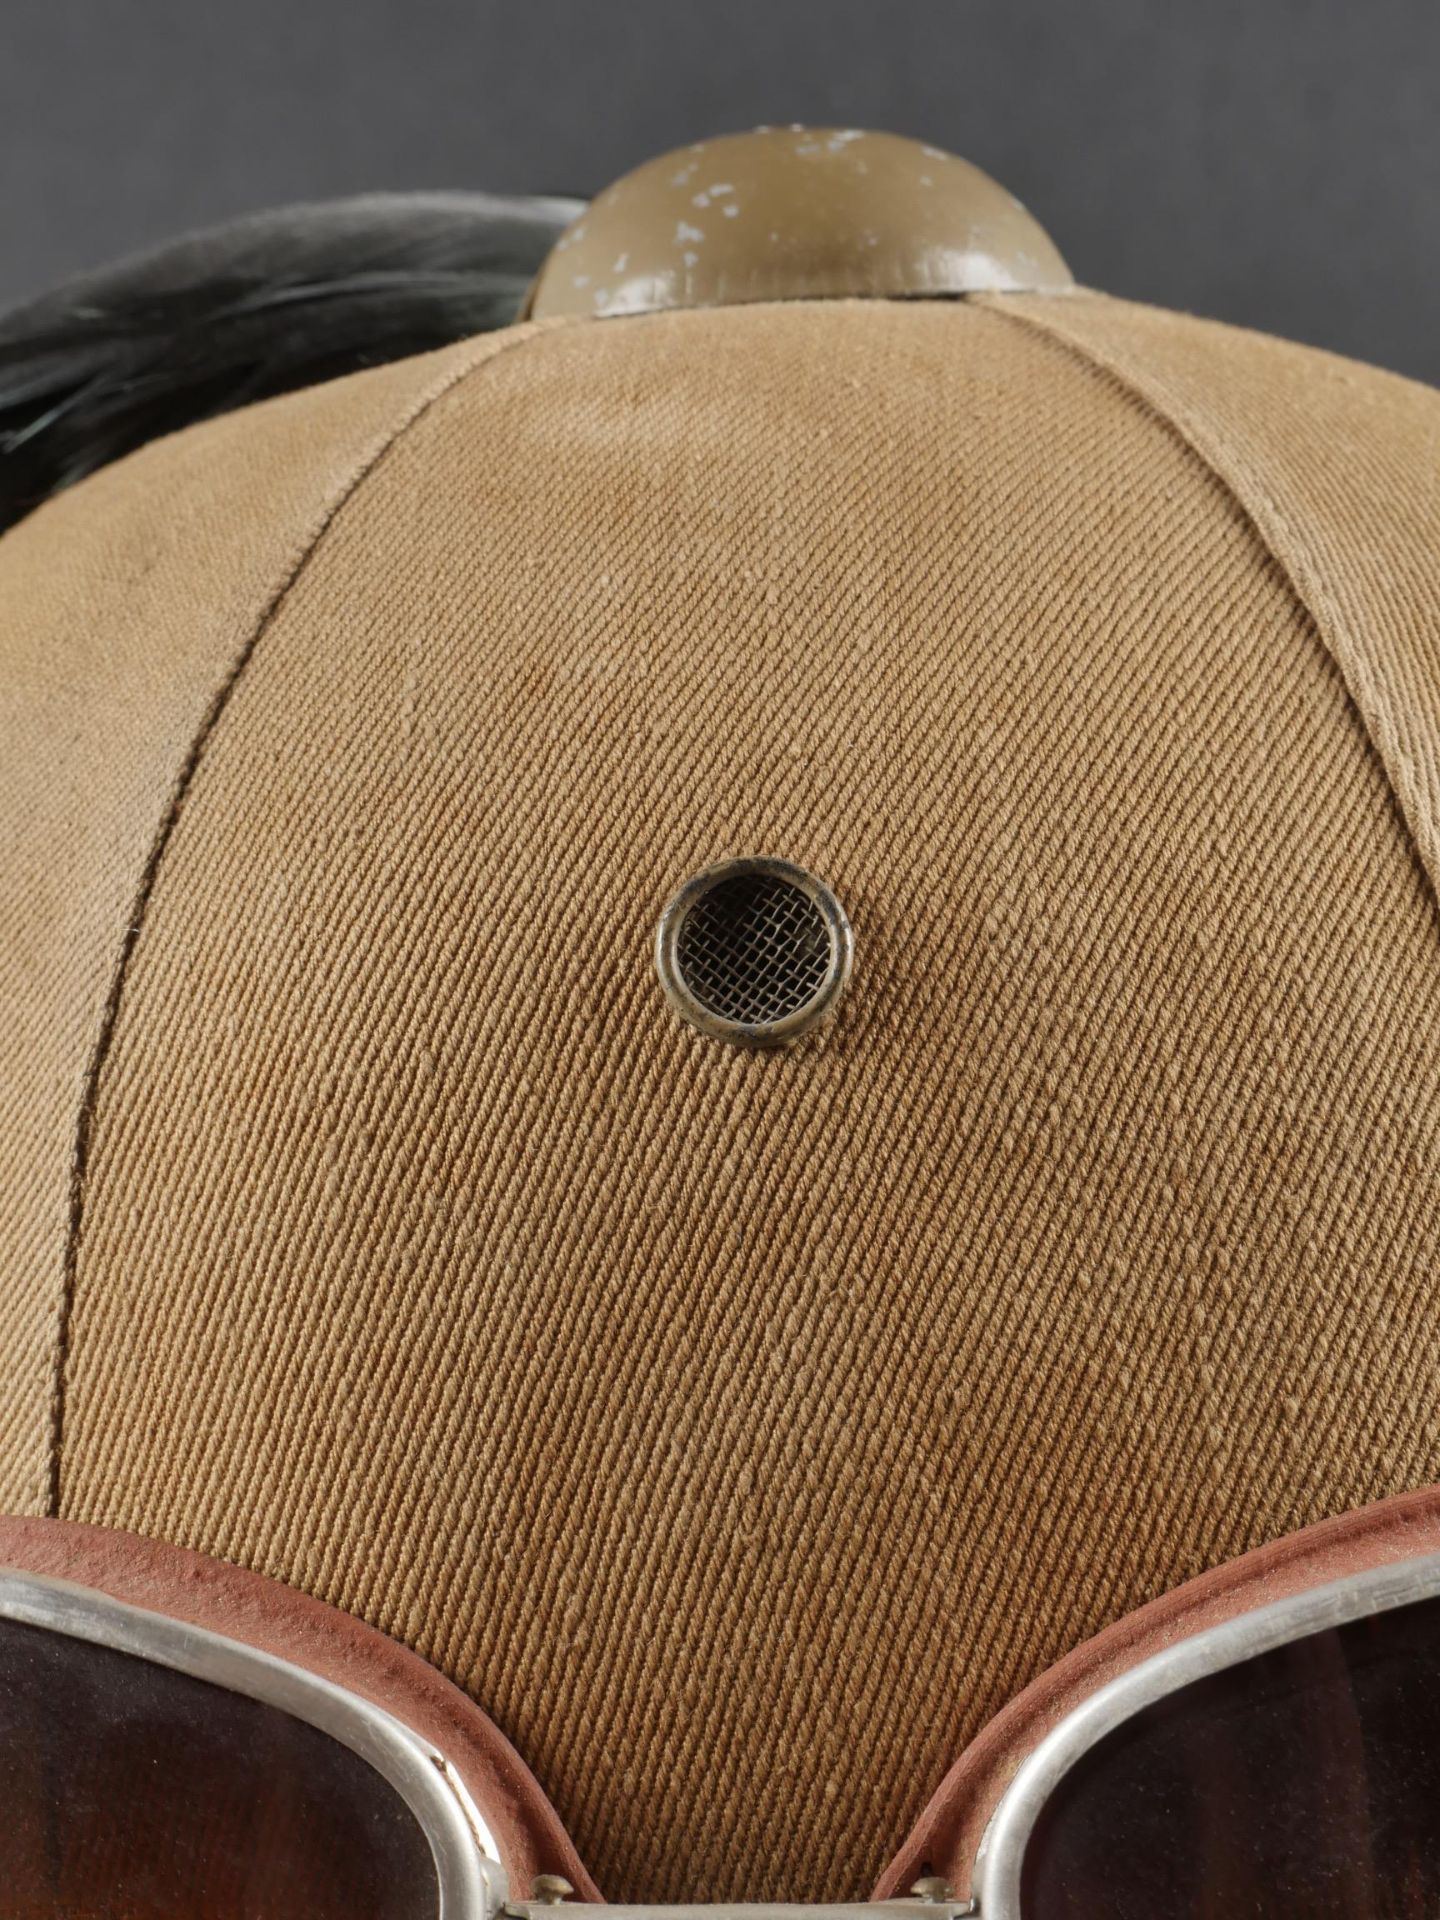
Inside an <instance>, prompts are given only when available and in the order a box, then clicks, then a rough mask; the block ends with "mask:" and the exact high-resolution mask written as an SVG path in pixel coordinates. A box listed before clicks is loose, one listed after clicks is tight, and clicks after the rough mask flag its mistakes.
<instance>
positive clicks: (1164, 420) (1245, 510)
mask: <svg viewBox="0 0 1440 1920" xmlns="http://www.w3.org/2000/svg"><path fill="white" fill-rule="evenodd" d="M1090 297H1092V298H1094V297H1101V298H1103V297H1104V296H1090ZM1006 298H1007V296H1006V295H1004V294H999V295H995V294H990V295H984V296H981V297H980V298H978V299H977V300H976V301H975V304H976V305H979V306H983V307H984V309H985V310H986V311H987V312H988V313H993V314H996V315H998V316H999V318H1001V319H1002V320H1005V321H1008V322H1009V323H1010V325H1012V326H1018V327H1021V328H1023V329H1024V330H1026V331H1027V332H1030V333H1033V334H1036V335H1038V336H1039V337H1040V338H1041V339H1042V340H1048V341H1050V342H1051V343H1052V344H1053V345H1054V346H1056V347H1057V348H1059V349H1060V351H1061V352H1063V353H1067V354H1069V355H1070V356H1071V357H1072V358H1073V359H1074V360H1076V361H1077V362H1078V363H1079V364H1080V365H1081V366H1083V367H1085V368H1086V369H1087V370H1088V371H1089V372H1091V373H1093V374H1096V375H1098V376H1101V377H1108V378H1110V379H1112V380H1113V381H1114V382H1115V384H1116V385H1117V386H1118V387H1119V388H1120V389H1121V391H1122V392H1123V393H1124V394H1125V395H1126V397H1127V398H1128V399H1129V400H1131V401H1132V402H1133V404H1134V405H1135V406H1137V407H1138V408H1139V409H1140V410H1141V411H1142V412H1143V413H1145V414H1147V415H1148V416H1149V417H1150V418H1151V419H1152V420H1154V421H1156V422H1157V423H1158V424H1159V425H1160V426H1161V427H1162V428H1163V429H1165V430H1166V431H1167V432H1169V433H1170V434H1171V435H1173V437H1174V438H1175V439H1176V440H1177V441H1178V442H1179V443H1180V445H1181V446H1182V447H1184V448H1185V450H1186V452H1187V453H1189V454H1191V455H1192V456H1193V457H1194V458H1195V459H1196V460H1197V461H1198V462H1199V463H1200V465H1201V466H1202V467H1203V468H1204V469H1205V471H1206V472H1207V473H1208V474H1209V475H1210V477H1211V478H1212V479H1213V480H1214V481H1215V483H1216V485H1217V486H1219V487H1220V488H1221V490H1222V491H1223V492H1224V494H1225V496H1226V498H1227V499H1229V500H1230V502H1231V503H1232V505H1233V506H1234V507H1235V510H1236V511H1237V512H1238V513H1239V515H1240V516H1241V518H1242V520H1243V521H1244V522H1245V525H1246V526H1247V527H1248V528H1249V529H1250V531H1251V533H1252V534H1253V535H1254V537H1255V540H1256V543H1257V544H1258V546H1259V547H1260V548H1261V550H1262V552H1264V553H1265V555H1266V556H1267V557H1268V558H1269V560H1270V561H1271V563H1272V565H1273V566H1274V567H1275V569H1276V571H1277V573H1278V574H1279V576H1280V578H1281V579H1282V580H1283V581H1284V583H1285V586H1286V588H1287V590H1288V591H1289V593H1290V595H1291V597H1292V598H1293V600H1294V602H1295V605H1296V606H1297V607H1298V608H1299V609H1300V611H1301V613H1302V614H1303V615H1304V617H1305V621H1306V624H1307V625H1308V626H1309V627H1310V629H1311V631H1312V632H1313V633H1314V635H1315V639H1316V642H1317V644H1318V645H1319V647H1320V649H1321V651H1322V652H1323V653H1324V654H1325V656H1326V658H1327V659H1328V660H1329V662H1330V665H1331V666H1332V668H1333V669H1334V671H1335V674H1336V676H1337V678H1338V679H1339V682H1340V685H1341V688H1342V689H1343V691H1344V695H1345V704H1346V706H1347V707H1348V708H1349V709H1350V713H1351V716H1352V718H1353V719H1354V722H1355V726H1356V729H1357V731H1358V732H1359V734H1360V737H1361V739H1362V740H1363V741H1364V742H1365V745H1366V747H1367V748H1368V750H1369V752H1370V754H1371V755H1372V756H1373V758H1374V760H1375V763H1376V765H1377V766H1378V768H1379V770H1380V776H1381V778H1382V779H1383V781H1384V782H1385V789H1386V791H1387V793H1388V794H1389V796H1390V802H1391V805H1392V806H1393V807H1394V809H1395V813H1396V815H1397V817H1398V819H1399V822H1400V830H1401V835H1402V837H1403V839H1404V841H1405V843H1406V845H1407V847H1408V849H1409V852H1410V856H1411V858H1412V860H1413V861H1414V863H1415V865H1416V867H1417V869H1418V870H1419V873H1420V876H1421V878H1422V880H1423V882H1424V885H1425V891H1426V893H1427V894H1428V896H1429V898H1430V902H1431V905H1432V907H1434V908H1435V909H1436V910H1437V911H1440V881H1437V876H1436V874H1435V873H1434V872H1432V870H1431V863H1430V861H1429V860H1428V859H1427V857H1426V853H1425V847H1424V844H1423V842H1422V838H1421V835H1420V832H1419V831H1418V830H1417V828H1416V825H1415V822H1414V821H1413V819H1412V818H1411V814H1410V809H1409V807H1408V806H1407V805H1406V801H1405V797H1404V795H1403V794H1402V792H1401V790H1400V788H1399V787H1398V786H1397V785H1396V781H1395V776H1394V773H1393V772H1392V770H1391V766H1390V760H1389V756H1388V755H1387V754H1386V753H1385V751H1384V749H1383V748H1382V747H1381V745H1380V742H1379V741H1378V740H1377V738H1376V736H1375V731H1374V729H1373V727H1372V726H1371V724H1370V721H1369V719H1368V717H1367V716H1366V713H1365V709H1364V707H1363V705H1362V704H1361V701H1360V698H1359V696H1358V694H1357V693H1356V690H1355V686H1354V684H1353V679H1352V674H1351V672H1350V671H1349V670H1348V669H1347V666H1346V663H1345V661H1344V660H1343V658H1342V657H1341V654H1340V651H1339V649H1338V647H1337V646H1336V645H1335V643H1334V641H1333V639H1332V638H1331V635H1330V632H1329V630H1328V627H1327V622H1326V621H1325V620H1322V618H1321V617H1320V614H1319V613H1318V612H1317V611H1316V609H1315V607H1314V606H1313V605H1312V604H1311V602H1310V599H1309V597H1308V596H1307V595H1306V593H1305V592H1304V590H1303V589H1302V587H1301V585H1300V582H1299V581H1298V580H1297V579H1296V577H1295V572H1294V569H1293V567H1292V566H1291V565H1290V563H1289V562H1288V561H1287V560H1286V559H1285V557H1284V555H1283V553H1282V552H1281V551H1280V549H1279V547H1278V546H1277V545H1276V543H1275V541H1274V539H1272V537H1271V535H1270V533H1269V532H1268V531H1267V529H1266V527H1265V524H1264V522H1263V521H1262V519H1261V518H1260V515H1259V513H1257V512H1256V510H1255V508H1254V507H1252V506H1251V504H1250V500H1249V499H1248V498H1247V497H1246V491H1247V490H1246V488H1245V487H1244V485H1243V483H1241V482H1240V481H1237V480H1235V479H1233V478H1232V477H1231V475H1230V474H1229V473H1228V472H1226V470H1225V468H1224V467H1223V466H1222V465H1221V463H1220V458H1219V456H1218V455H1217V454H1215V453H1212V452H1211V451H1210V449H1209V448H1208V447H1206V446H1203V445H1202V444H1201V443H1200V441H1199V440H1197V439H1196V437H1195V435H1194V434H1193V432H1192V431H1191V430H1190V428H1189V427H1187V426H1186V425H1185V424H1184V422H1183V421H1182V420H1181V418H1180V416H1179V414H1178V412H1176V411H1175V410H1173V409H1172V408H1171V407H1170V406H1169V405H1167V404H1166V403H1165V402H1164V401H1163V400H1162V399H1161V398H1160V397H1159V396H1158V395H1157V394H1156V393H1154V392H1152V391H1151V389H1150V387H1149V386H1148V385H1147V384H1144V383H1142V382H1141V381H1140V380H1139V379H1137V377H1136V376H1135V375H1134V374H1133V373H1131V372H1130V371H1129V369H1128V368H1127V367H1126V366H1125V365H1124V364H1123V363H1121V362H1120V361H1119V360H1117V359H1115V358H1114V357H1112V356H1110V355H1108V354H1105V353H1103V352H1100V351H1099V350H1097V349H1096V348H1095V347H1093V346H1091V345H1089V344H1088V343H1087V342H1084V341H1080V340H1077V339H1075V338H1074V336H1073V335H1071V334H1069V333H1067V332H1065V331H1064V329H1063V328H1062V327H1060V326H1051V325H1049V324H1047V322H1046V321H1045V320H1042V319H1041V318H1039V317H1038V316H1037V315H1036V314H1034V313H1021V312H1017V311H1014V310H1012V309H1009V308H1007V307H1006V306H1005V305H1004V301H1005V300H1006ZM1249 491H1252V492H1253V494H1254V496H1255V498H1256V499H1257V500H1258V502H1259V503H1260V505H1261V506H1262V507H1263V508H1264V510H1265V512H1266V513H1268V514H1270V515H1271V516H1273V518H1274V519H1275V521H1276V522H1278V523H1280V525H1281V528H1282V530H1283V532H1284V533H1285V534H1286V535H1287V536H1288V537H1289V538H1291V539H1294V538H1296V536H1295V533H1294V530H1293V528H1292V526H1291V524H1290V521H1289V519H1288V517H1287V516H1286V514H1285V513H1284V510H1283V509H1282V508H1281V506H1280V505H1279V503H1278V502H1277V501H1276V500H1275V499H1274V497H1273V496H1272V495H1271V494H1270V493H1269V491H1268V490H1267V489H1266V488H1265V487H1264V485H1263V484H1262V483H1261V482H1260V481H1258V480H1252V481H1251V482H1250V483H1249Z"/></svg>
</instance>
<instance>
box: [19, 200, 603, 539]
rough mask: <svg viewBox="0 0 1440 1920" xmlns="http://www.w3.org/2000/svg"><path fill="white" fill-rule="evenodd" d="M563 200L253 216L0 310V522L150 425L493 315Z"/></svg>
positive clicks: (510, 309)
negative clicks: (3, 312)
mask: <svg viewBox="0 0 1440 1920" xmlns="http://www.w3.org/2000/svg"><path fill="white" fill-rule="evenodd" d="M579 211H580V203H579V202H576V201H568V200H557V199H536V198H526V199H520V198H504V197H500V196H496V195H491V194H471V193H430V194H375V195H367V196H365V197H363V198H360V199H354V200H339V201H333V202H328V203H324V204H319V205H313V206H298V207H286V208H282V209H281V210H279V211H278V212H275V213H265V214H255V215H251V216H249V217H247V218H246V219H243V220H237V221H233V222H231V223H229V224H228V225H226V226H223V227H217V228H213V229H210V230H208V231H207V232H204V233H200V234H194V235H191V236H189V237H187V238H186V239H183V240H178V241H176V242H174V243H172V244H171V245H169V246H166V247H163V248H161V249H159V250H158V251H157V252H154V253H149V254H145V255H142V256H139V257H138V258H135V259H132V260H128V261H124V262H122V263H121V264H119V265H118V266H115V267H111V268H107V269H104V270H103V271H101V272H99V273H94V274H89V275H86V276H85V277H84V278H82V279H79V280H75V281H72V282H70V283H69V284H68V285H67V286H64V287H61V288H59V289H58V290H57V291H56V292H54V293H51V294H47V295H46V296H45V297H44V298H42V299H40V300H37V301H34V302H31V303H30V304H29V305H27V306H25V307H21V308H19V309H17V310H15V311H14V312H12V313H10V314H9V315H6V316H4V317H3V318H0V529H3V528H4V527H6V526H8V525H10V524H12V523H13V522H14V521H16V520H18V519H20V518H21V517H22V516H23V515H24V514H25V513H28V512H29V511H30V510H31V509H32V508H33V507H36V506H38V505H39V504H40V503H41V501H43V500H46V499H48V498H49V497H50V495H51V494H53V493H58V492H59V491H60V490H61V489H62V488H63V487H67V486H71V485H73V483H74V482H75V481H77V480H81V479H83V478H84V477H85V475H86V474H88V473H93V472H94V471H95V469H96V468H97V467H102V466H105V465H106V464H107V463H108V462H110V461H112V460H118V459H120V458H121V457H122V456H123V455H124V454H127V453H130V452H133V451H134V449H135V448H137V447H140V446H143V445H144V444H145V443H146V442H147V441H149V440H154V439H157V438H158V437H159V436H160V435H161V434H165V433H172V432H174V431H175V430H176V429H177V428H180V427H184V426H188V425H190V424H191V423H192V422H193V421H196V420H203V419H207V418H210V417H211V416H213V415H215V414H218V413H225V412H228V411H229V410H230V409H232V408H234V407H242V406H245V405H247V404H249V403H250V402H251V401H254V400H262V399H267V398H269V397H270V396H271V395H273V394H279V393H286V392H289V391H291V390H293V389H295V388H298V387H307V386H313V385H315V384H316V383H317V382H319V381H321V380H331V379H334V378H336V377H337V376H338V375H340V374H345V373H353V372H356V371H358V370H359V369H361V368H363V367H373V366H379V365H381V364H383V363H384V362H386V361H390V360H398V359H402V358H404V357H405V356H406V355H409V354H413V353H423V352H425V351H426V350H427V349H429V348H432V347H440V346H445V345H447V344H448V343H449V342H450V341H453V340H462V339H465V338H467V337H468V336H469V335H471V334H476V333H485V332H488V331H489V330H491V329H492V328H495V327H501V326H506V325H508V324H509V323H510V322H511V321H512V320H513V319H514V318H515V316H516V314H517V312H518V310H519V307H520V303H521V300H522V298H523V296H524V292H525V289H526V287H527V286H528V285H529V282H530V280H531V279H532V278H533V276H534V274H535V272H536V270H537V269H538V267H539V265H540V263H541V261H542V260H543V259H544V257H545V255H546V253H547V252H548V251H549V249H550V247H551V246H552V245H553V244H554V241H555V239H556V236H557V235H558V234H559V233H560V231H561V230H562V228H563V227H564V226H565V225H566V224H567V222H568V221H569V220H571V219H572V218H573V217H574V216H575V215H576V214H577V213H578V212H579Z"/></svg>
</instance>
